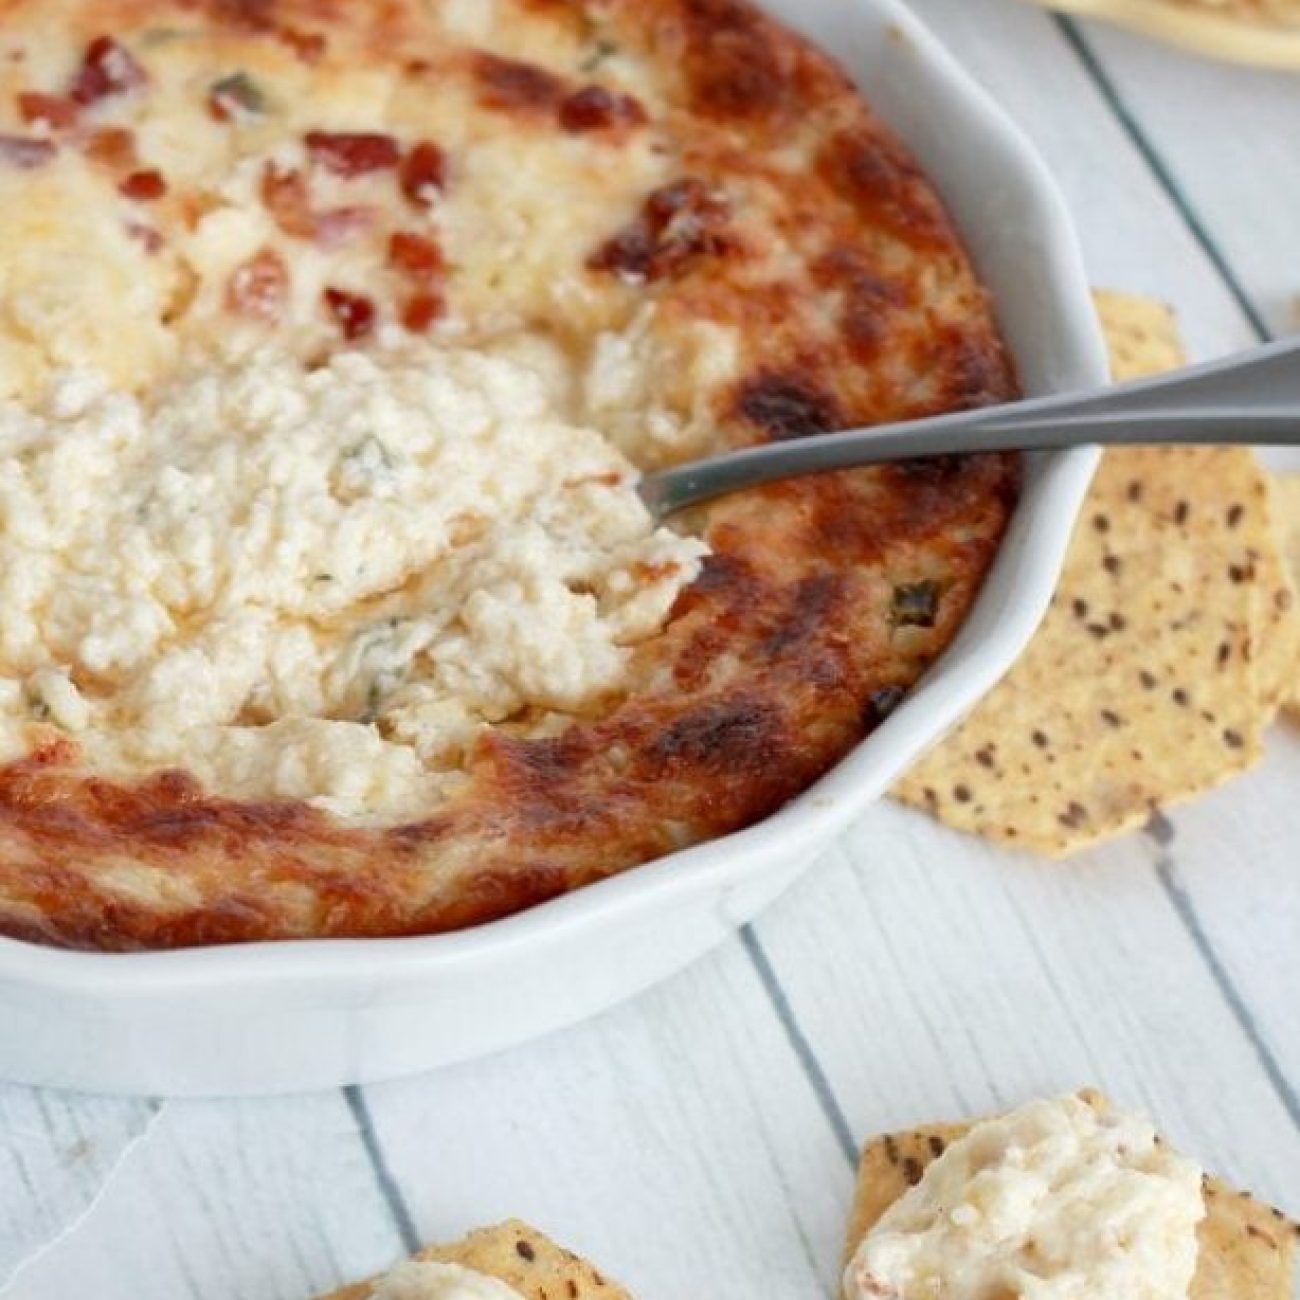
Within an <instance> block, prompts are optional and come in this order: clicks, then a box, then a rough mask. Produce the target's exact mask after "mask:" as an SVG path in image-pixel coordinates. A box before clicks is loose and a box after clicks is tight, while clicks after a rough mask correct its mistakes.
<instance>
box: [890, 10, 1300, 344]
mask: <svg viewBox="0 0 1300 1300" xmlns="http://www.w3.org/2000/svg"><path fill="white" fill-rule="evenodd" d="M913 7H914V8H915V9H916V11H917V12H918V13H919V14H920V16H921V17H922V18H923V19H924V20H925V21H926V22H928V23H929V24H930V26H931V27H932V28H933V29H934V31H935V32H936V33H937V34H938V35H939V37H940V38H941V39H942V40H943V41H944V42H945V43H946V44H947V45H948V46H949V48H950V49H951V50H952V51H953V53H954V54H956V55H957V56H958V57H959V58H960V60H961V61H962V62H963V63H964V64H965V66H966V67H967V68H968V69H969V70H970V71H971V72H972V73H973V74H974V75H975V77H976V78H977V79H978V80H979V81H980V82H981V83H982V84H983V85H984V86H985V87H986V88H987V89H988V90H989V91H991V92H992V94H993V95H994V97H995V98H996V99H997V100H998V102H999V103H1001V104H1002V105H1003V106H1004V107H1005V108H1006V109H1007V111H1008V112H1009V113H1010V114H1011V116H1012V117H1013V118H1014V119H1015V120H1016V122H1017V123H1019V125H1020V126H1021V127H1022V128H1023V129H1024V130H1025V131H1026V132H1027V134H1028V135H1029V137H1030V138H1031V139H1032V140H1033V142H1034V144H1035V145H1036V146H1037V147H1038V150H1039V152H1040V153H1041V155H1042V157H1043V158H1044V159H1045V161H1046V162H1047V164H1048V166H1049V167H1050V168H1051V170H1052V171H1053V173H1054V174H1055V176H1056V178H1057V181H1058V182H1059V184H1060V186H1061V189H1062V190H1063V192H1064V194H1065V197H1066V200H1067V202H1068V204H1069V207H1070V210H1071V212H1072V213H1073V214H1074V218H1075V223H1076V226H1077V228H1078V230H1079V232H1080V235H1081V237H1082V241H1083V247H1084V255H1085V258H1086V260H1087V264H1088V268H1089V272H1090V274H1091V275H1092V277H1093V280H1094V283H1096V284H1098V285H1102V286H1105V287H1107V288H1115V289H1125V290H1129V291H1131V292H1134V293H1149V294H1153V295H1155V296H1156V297H1159V298H1163V299H1165V300H1166V301H1168V302H1172V303H1174V305H1175V306H1176V307H1177V308H1178V310H1179V313H1180V315H1181V317H1182V319H1183V322H1184V326H1185V328H1186V331H1187V336H1188V344H1189V349H1190V351H1191V354H1192V355H1193V356H1196V357H1209V356H1217V355H1219V354H1221V353H1224V352H1230V351H1233V350H1235V349H1237V348H1240V347H1243V346H1245V345H1247V344H1248V343H1249V342H1251V341H1252V340H1253V334H1252V332H1251V330H1250V328H1249V325H1248V323H1247V321H1246V319H1245V318H1244V317H1243V315H1242V313H1241V311H1240V310H1239V308H1238V307H1237V304H1236V303H1235V301H1234V300H1233V298H1232V296H1231V294H1230V293H1229V292H1228V290H1227V289H1226V288H1225V286H1224V285H1223V283H1222V281H1221V280H1220V278H1219V276H1218V273H1217V272H1216V270H1215V268H1214V266H1213V264H1212V263H1211V262H1210V260H1209V259H1208V258H1207V257H1206V256H1205V254H1204V252H1203V251H1202V250H1201V249H1200V247H1199V246H1198V245H1197V243H1196V241H1195V239H1194V238H1193V237H1192V235H1191V233H1190V232H1189V231H1188V229H1187V226H1186V224H1185V222H1184V220H1183V217H1182V215H1181V213H1180V212H1179V211H1178V209H1177V207H1176V206H1175V205H1174V204H1173V203H1172V202H1171V201H1170V199H1169V197H1168V195H1167V194H1166V193H1165V192H1164V190H1163V189H1162V188H1161V186H1160V184H1159V182H1158V181H1157V180H1156V179H1155V177H1154V176H1153V175H1152V173H1151V170H1150V168H1149V166H1148V165H1147V163H1146V161H1145V160H1144V159H1143V157H1142V155H1141V154H1140V152H1139V151H1138V150H1137V149H1136V148H1135V147H1134V145H1133V144H1132V142H1131V140H1130V139H1129V137H1128V136H1127V134H1126V133H1125V131H1124V129H1123V127H1122V125H1121V124H1120V122H1119V121H1118V119H1117V118H1116V117H1115V114H1114V113H1113V111H1112V110H1111V108H1110V107H1109V105H1108V104H1107V103H1106V101H1105V99H1104V98H1103V96H1102V95H1101V94H1100V93H1099V91H1098V89H1097V86H1096V85H1095V83H1094V82H1093V80H1092V79H1091V77H1090V76H1089V75H1088V73H1087V71H1086V69H1085V68H1084V66H1083V65H1082V64H1081V63H1080V61H1079V59H1078V57H1077V56H1076V55H1075V53H1074V52H1073V51H1072V50H1071V49H1070V47H1069V45H1068V44H1067V43H1066V41H1065V40H1064V39H1063V37H1062V35H1061V32H1060V29H1059V28H1058V27H1057V25H1056V23H1055V21H1054V19H1053V18H1052V17H1051V16H1050V15H1048V14H1046V13H1044V12H1042V11H1041V10H1038V9H1036V8H1034V7H1032V6H1029V5H1026V4H1023V3H1022V2H1021V0H984V3H980V4H972V3H970V0H913ZM1275 274H1278V272H1276V271H1275Z"/></svg>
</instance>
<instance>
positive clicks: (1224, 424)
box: [639, 339, 1300, 519]
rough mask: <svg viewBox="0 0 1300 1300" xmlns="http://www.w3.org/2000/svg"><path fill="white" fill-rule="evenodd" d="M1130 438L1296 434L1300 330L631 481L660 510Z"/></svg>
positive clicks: (1294, 437) (1299, 434)
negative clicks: (1261, 343) (814, 481)
mask: <svg viewBox="0 0 1300 1300" xmlns="http://www.w3.org/2000/svg"><path fill="white" fill-rule="evenodd" d="M1134 443H1142V444H1151V443H1184V444H1191V443H1220V444H1223V443H1273V444H1275V445H1279V446H1300V339H1286V340H1283V341H1282V342H1280V343H1271V344H1269V345H1267V346H1266V347H1261V348H1255V349H1252V350H1251V351H1248V352H1242V353H1238V354H1237V355H1236V356H1230V357H1226V358H1224V359H1223V360H1221V361H1213V362H1211V363H1210V364H1209V365H1203V366H1195V367H1192V368H1190V369H1187V370H1178V371H1175V372H1173V373H1172V374H1169V375H1161V376H1159V377H1157V378H1155V379H1144V380H1140V381H1138V382H1137V383H1131V384H1122V385H1119V386H1118V387H1115V388H1104V389H1099V390H1097V391H1096V392H1089V393H1064V394H1060V395H1058V396H1054V397H1040V398H1033V399H1030V400H1028V401H1023V402H1012V403H1009V404H1008V405H1005V406H990V407H981V408H979V409H978V410H973V411H958V412H956V413H955V414H952V415H940V416H935V417H933V418H931V419H925V420H912V421H908V422H906V423H903V424H882V425H875V426H872V427H869V428H865V429H853V430H850V431H847V432H844V433H823V434H817V435H816V436H814V437H811V438H801V439H799V440H798V441H796V442H777V443H771V444H768V445H766V446H762V447H750V448H746V449H745V450H743V451H735V452H730V453H728V454H727V455H725V456H714V457H711V458H709V459H707V460H696V461H691V462H689V463H687V464H685V465H679V466H677V467H676V468H674V469H669V470H664V471H663V472H662V473H659V474H650V475H647V476H646V477H645V478H643V479H642V480H641V484H640V488H639V491H640V493H641V499H642V500H643V501H644V502H645V504H646V506H647V508H648V509H649V510H650V513H651V514H652V515H654V517H655V518H656V519H663V518H666V517H667V516H668V515H671V514H673V513H675V512H676V511H678V510H681V509H682V508H683V507H685V506H689V505H695V504H697V503H699V502H701V501H709V500H711V499H712V498H714V497H719V496H723V495H725V494H726V493H728V492H737V491H739V490H740V489H741V488H748V487H756V486H758V485H759V484H760V483H770V482H772V481H773V480H775V479H783V478H794V477H796V476H798V475H802V474H820V473H823V472H825V471H827V470H835V469H853V468H856V467H857V466H860V465H875V464H878V463H880V462H882V461H890V460H910V459H913V458H915V457H920V456H942V455H951V454H953V453H970V452H981V451H1058V450H1061V449H1062V448H1066V447H1077V446H1081V445H1087V444H1105V445H1112V446H1118V445H1123V444H1134Z"/></svg>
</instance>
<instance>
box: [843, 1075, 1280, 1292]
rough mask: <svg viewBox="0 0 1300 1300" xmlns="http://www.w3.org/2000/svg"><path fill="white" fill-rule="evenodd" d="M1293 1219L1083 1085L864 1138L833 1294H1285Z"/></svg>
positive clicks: (1143, 1120)
mask: <svg viewBox="0 0 1300 1300" xmlns="http://www.w3.org/2000/svg"><path fill="white" fill-rule="evenodd" d="M1297 1231H1298V1229H1297V1226H1296V1225H1295V1224H1293V1223H1291V1222H1290V1221H1289V1220H1287V1219H1286V1217H1285V1216H1284V1215H1282V1214H1281V1213H1280V1212H1279V1211H1276V1210H1273V1209H1270V1208H1269V1207H1267V1206H1264V1205H1261V1204H1260V1203H1259V1202H1258V1201H1255V1200H1254V1199H1253V1198H1251V1197H1249V1196H1245V1195H1243V1194H1241V1193H1238V1192H1234V1191H1232V1190H1231V1189H1229V1188H1227V1187H1225V1186H1224V1185H1223V1184H1222V1183H1219V1182H1218V1181H1216V1180H1214V1179H1211V1178H1204V1177H1203V1175H1202V1174H1201V1171H1200V1170H1199V1168H1198V1167H1197V1166H1196V1165H1195V1164H1194V1163H1193V1162H1192V1161H1190V1160H1188V1159H1186V1158H1185V1157H1183V1156H1181V1155H1178V1154H1177V1153H1175V1152H1173V1151H1172V1150H1171V1149H1170V1148H1169V1146H1168V1145H1167V1144H1166V1143H1165V1142H1164V1141H1163V1139H1161V1138H1160V1137H1159V1136H1158V1135H1157V1134H1156V1133H1155V1130H1154V1129H1153V1128H1152V1127H1151V1125H1150V1123H1149V1122H1147V1121H1146V1120H1145V1119H1143V1118H1142V1117H1140V1116H1138V1115H1134V1114H1129V1113H1126V1112H1123V1111H1119V1110H1116V1109H1115V1108H1113V1107H1111V1106H1110V1104H1109V1103H1108V1102H1106V1100H1105V1099H1104V1098H1102V1097H1100V1096H1098V1095H1097V1094H1095V1093H1086V1094H1083V1095H1081V1096H1065V1097H1060V1098H1057V1099H1054V1100H1043V1101H1034V1102H1030V1103H1029V1104H1028V1105H1026V1106H1023V1107H1021V1108H1020V1109H1019V1110H1016V1111H1012V1112H1011V1113H1010V1114H1007V1115H1002V1116H998V1117H995V1118H992V1119H988V1120H984V1121H982V1122H979V1123H976V1124H973V1125H972V1124H961V1125H957V1124H948V1125H936V1126H933V1127H929V1128H925V1129H918V1130H916V1131H914V1132H911V1133H899V1134H893V1135H891V1136H888V1137H882V1138H877V1139H875V1140H873V1141H872V1142H869V1143H868V1144H867V1146H866V1148H865V1150H864V1151H863V1154H862V1164H861V1169H860V1173H859V1179H858V1190H857V1195H856V1199H855V1202H854V1207H853V1212H852V1216H851V1220H850V1225H849V1232H848V1243H847V1249H846V1267H845V1273H844V1280H843V1289H842V1295H843V1297H844V1300H931V1298H932V1297H937V1296H943V1297H946V1298H947V1300H990V1298H991V1297H999V1298H1001V1297H1013V1296H1025V1297H1028V1296H1033V1297H1035V1298H1036V1300H1083V1298H1084V1297H1086V1298H1087V1300H1290V1296H1291V1286H1292V1273H1293V1267H1294V1255H1295V1247H1296V1237H1297Z"/></svg>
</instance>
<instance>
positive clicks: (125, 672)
mask: <svg viewBox="0 0 1300 1300" xmlns="http://www.w3.org/2000/svg"><path fill="white" fill-rule="evenodd" d="M563 373H564V368H563V367H562V366H559V365H557V364H556V363H555V359H554V358H548V357H546V356H545V355H544V354H543V352H541V351H538V350H533V351H530V350H529V349H527V348H515V349H513V350H512V351H511V353H510V355H508V356H507V355H494V354H489V353H485V352H483V351H481V350H470V349H464V350H456V349H448V348H445V347H443V348H439V347H435V346H433V345H431V344H425V343H419V344H416V343H409V344H406V345H404V346H402V347H401V348H398V349H391V350H383V349H379V350H376V351H374V352H371V353H366V354H362V353H350V354H343V355H339V356H336V357H335V358H334V359H333V360H331V361H330V362H329V363H328V364H327V365H325V366H323V367H321V368H319V369H316V370H310V371H309V370H306V369H304V368H303V366H302V365H301V363H300V362H298V361H295V360H292V359H289V358H282V357H276V356H270V357H263V358H260V359H257V360H254V361H252V362H248V363H241V364H238V365H231V366H230V367H227V368H217V369H211V368H209V369H206V370H204V371H203V372H201V373H194V374H191V375H189V376H187V377H181V378H178V379H177V380H175V381H173V382H172V383H170V384H169V385H167V386H166V387H164V388H162V389H161V390H160V391H158V392H157V393H156V394H153V395H151V396H149V397H148V398H147V399H146V398H139V397H135V396H131V395H128V394H125V393H121V392H114V391H111V390H108V389H107V388H105V387H104V386H103V385H102V384H99V383H97V382H95V381H92V380H88V379H85V378H81V379H65V380H64V381H63V382H61V383H60V384H58V385H57V386H56V387H55V388H54V389H53V391H52V394H51V396H50V397H49V399H48V400H47V402H46V403H45V404H44V406H43V407H39V408H37V409H30V408H28V407H25V406H21V405H19V404H17V403H12V404H9V405H3V406H0V609H3V610H4V618H3V620H0V761H5V760H7V759H12V758H15V757H18V756H20V755H21V754H22V753H24V752H26V750H27V748H28V747H29V746H30V743H31V739H32V735H33V734H34V728H37V727H38V726H44V727H50V726H52V727H55V728H57V729H59V730H61V731H63V732H66V733H67V734H68V735H69V736H71V737H72V738H73V739H74V740H75V741H76V742H77V743H78V744H79V745H80V746H81V747H82V749H83V751H84V753H85V756H86V758H87V760H88V761H89V762H91V763H93V764H95V765H96V767H97V768H98V769H99V770H101V771H106V772H109V773H114V772H120V773H123V774H125V775H130V774H132V773H137V772H146V771H151V770H156V769H159V768H167V767H180V768H185V769H188V770H189V771H191V772H192V773H194V774H195V775H196V776H197V777H199V779H200V780H202V781H203V782H204V783H205V785H207V786H208V787H209V788H210V789H212V790H213V791H215V792H217V793H220V794H224V795H228V796H233V797H241V798H265V797H284V798H294V799H306V800H311V801H314V802H316V803H318V804H320V805H322V806H324V807H326V808H329V809H331V810H333V811H335V812H338V813H340V814H343V815H347V816H356V817H362V816H364V817H376V818H390V817H401V816H403V815H408V814H414V813H417V812H420V811H427V810H428V808H429V807H430V805H431V803H436V802H437V801H438V799H439V798H440V797H441V796H442V794H443V793H444V792H445V790H446V789H447V787H448V784H449V782H453V781H454V779H455V778H456V775H457V773H458V772H459V771H460V770H461V768H462V767H463V764H464V760H465V757H466V753H467V751H468V748H469V747H470V746H471V745H472V744H473V742H474V741H475V739H476V737H477V736H478V735H479V734H480V733H481V732H482V730H483V729H484V728H485V727H488V726H491V725H493V724H497V723H501V722H503V721H506V720H515V721H518V722H521V723H522V724H523V725H525V726H528V727H531V728H534V729H537V730H542V731H544V730H545V729H546V728H547V727H548V726H554V725H555V724H556V723H557V722H559V721H563V719H565V718H567V717H569V716H571V715H573V714H574V713H577V712H581V711H582V710H584V709H586V708H589V707H593V706H596V705H598V704H599V703H600V701H601V700H602V699H604V698H607V697H609V696H610V695H611V694H612V693H616V692H617V691H618V690H619V688H620V685H621V683H622V682H623V680H624V674H625V671H626V669H627V666H628V663H629V659H630V656H631V655H632V653H633V649H634V647H635V646H636V645H638V644H639V643H641V642H643V641H645V640H646V639H647V638H649V637H653V636H654V635H655V634H656V633H658V632H659V631H660V629H661V628H662V626H663V624H664V622H665V620H666V618H667V615H668V611H669V609H670V607H671V606H672V604H673V601H674V600H675V599H676V597H677V595H678V593H679V592H680V591H681V590H682V588H683V587H684V586H685V585H686V584H688V583H689V582H690V581H691V580H692V579H693V578H694V577H695V576H696V574H697V572H698V569H699V563H700V559H701V557H702V555H703V554H704V551H705V548H704V546H703V545H702V544H701V543H700V542H699V541H697V540H695V539H691V538H685V537H681V536H679V535H677V534H676V533H674V532H672V531H670V530H667V529H663V528H655V526H654V524H653V522H652V520H651V519H650V517H649V515H648V514H647V513H646V511H645V509H644V508H643V506H642V505H641V503H640V501H639V499H638V497H637V495H636V492H635V489H634V484H635V479H636V472H635V470H634V469H633V467H632V465H631V463H630V462H629V461H628V460H627V459H626V458H625V457H624V456H623V454H622V453H621V452H619V451H618V450H617V449H616V448H615V447H614V446H613V445H612V444H611V443H610V442H609V441H608V440H607V439H606V438H604V437H603V436H602V435H601V434H599V433H597V432H595V431H593V430H591V429H589V428H584V427H581V426H579V425H578V424H576V423H574V422H572V421H571V420H570V419H569V418H568V417H567V415H566V414H565V413H564V411H565V403H564V400H563V396H564V395H563V392H562V389H563V382H564V381H563Z"/></svg>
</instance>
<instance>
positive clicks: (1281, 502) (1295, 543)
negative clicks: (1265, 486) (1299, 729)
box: [1273, 474, 1300, 722]
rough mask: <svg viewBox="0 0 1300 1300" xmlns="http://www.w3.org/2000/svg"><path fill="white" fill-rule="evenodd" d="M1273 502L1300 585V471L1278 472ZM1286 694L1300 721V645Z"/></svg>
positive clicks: (1290, 666)
mask: <svg viewBox="0 0 1300 1300" xmlns="http://www.w3.org/2000/svg"><path fill="white" fill-rule="evenodd" d="M1273 502H1274V505H1275V507H1276V509H1275V514H1276V518H1277V524H1278V532H1279V533H1280V535H1281V539H1282V547H1283V550H1284V551H1285V553H1286V560H1287V567H1288V568H1289V569H1290V570H1291V580H1292V581H1293V582H1295V583H1298V584H1300V474H1277V475H1274V477H1273ZM1284 697H1285V700H1286V706H1287V712H1288V713H1289V714H1290V715H1291V716H1292V718H1294V719H1295V720H1296V721H1297V722H1300V647H1297V650H1296V653H1295V655H1294V656H1293V657H1292V659H1291V662H1290V663H1288V664H1287V666H1286V682H1285V687H1284Z"/></svg>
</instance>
